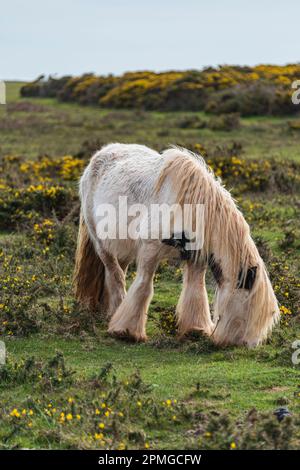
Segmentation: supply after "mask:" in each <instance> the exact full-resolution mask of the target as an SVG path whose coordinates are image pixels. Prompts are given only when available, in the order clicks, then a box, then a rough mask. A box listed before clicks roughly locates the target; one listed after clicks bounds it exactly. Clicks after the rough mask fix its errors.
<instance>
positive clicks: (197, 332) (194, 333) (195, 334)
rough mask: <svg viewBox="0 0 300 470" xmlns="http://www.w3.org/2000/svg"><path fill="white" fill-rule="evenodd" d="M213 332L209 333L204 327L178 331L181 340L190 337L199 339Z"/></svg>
mask: <svg viewBox="0 0 300 470" xmlns="http://www.w3.org/2000/svg"><path fill="white" fill-rule="evenodd" d="M210 334H211V333H207V332H206V331H205V330H204V329H203V328H197V327H195V328H191V329H190V330H187V331H184V332H180V331H179V333H178V338H179V340H181V341H185V340H189V339H199V338H203V336H205V337H208V336H210Z"/></svg>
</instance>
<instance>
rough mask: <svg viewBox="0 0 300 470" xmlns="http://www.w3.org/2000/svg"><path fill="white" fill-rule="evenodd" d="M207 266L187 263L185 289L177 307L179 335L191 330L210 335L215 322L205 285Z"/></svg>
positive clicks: (184, 279)
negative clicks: (211, 314) (212, 318)
mask: <svg viewBox="0 0 300 470" xmlns="http://www.w3.org/2000/svg"><path fill="white" fill-rule="evenodd" d="M205 272H206V268H205V267H203V266H197V265H194V264H192V263H187V265H186V267H185V272H184V276H183V289H182V292H181V295H180V298H179V302H178V305H177V308H176V315H177V324H178V333H179V336H184V335H185V334H186V333H188V332H191V331H200V330H201V331H203V332H204V333H205V334H207V335H210V334H211V333H212V331H213V327H214V324H213V322H212V320H211V316H210V311H209V303H208V297H207V292H206V287H205Z"/></svg>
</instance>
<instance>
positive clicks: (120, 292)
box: [99, 250, 126, 318]
mask: <svg viewBox="0 0 300 470" xmlns="http://www.w3.org/2000/svg"><path fill="white" fill-rule="evenodd" d="M99 256H100V258H101V261H102V262H103V264H104V266H105V281H104V282H105V285H104V294H103V300H102V302H101V307H102V309H103V310H105V314H106V316H107V317H109V318H110V317H111V316H112V315H113V314H114V313H115V311H116V310H117V308H118V307H119V305H120V304H121V302H122V301H123V299H124V297H125V295H126V287H125V282H126V280H125V277H126V274H125V272H124V270H123V269H122V268H121V266H120V264H119V262H118V260H117V258H116V257H115V256H113V255H111V254H110V253H108V252H107V251H104V250H101V251H100V252H99Z"/></svg>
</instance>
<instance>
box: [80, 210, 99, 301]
mask: <svg viewBox="0 0 300 470" xmlns="http://www.w3.org/2000/svg"><path fill="white" fill-rule="evenodd" d="M104 275H105V268H104V264H103V263H102V261H101V260H100V258H99V256H98V255H97V253H96V251H95V248H94V245H93V242H92V240H91V239H90V236H89V233H88V229H87V226H86V223H85V221H84V218H83V215H82V213H81V214H80V222H79V231H78V240H77V249H76V255H75V268H74V276H73V284H74V291H75V297H76V299H77V300H78V302H80V303H81V304H83V305H84V306H86V307H87V308H89V309H90V310H96V309H97V308H98V307H99V303H100V298H101V296H102V294H103V290H104Z"/></svg>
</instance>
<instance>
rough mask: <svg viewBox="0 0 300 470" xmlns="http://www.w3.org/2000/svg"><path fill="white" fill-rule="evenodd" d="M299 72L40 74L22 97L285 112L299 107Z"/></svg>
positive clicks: (227, 69)
mask: <svg viewBox="0 0 300 470" xmlns="http://www.w3.org/2000/svg"><path fill="white" fill-rule="evenodd" d="M299 76H300V65H298V64H291V65H287V66H273V65H260V66H256V67H238V66H221V67H217V68H213V67H209V68H206V69H203V70H201V71H197V70H189V71H186V72H178V71H171V72H163V73H154V72H149V71H144V72H130V73H125V74H123V75H121V76H112V75H108V76H95V75H93V74H84V75H82V76H79V77H62V78H59V79H55V78H53V77H49V78H48V79H45V78H44V76H41V77H39V78H38V79H37V80H35V81H33V82H31V83H29V84H26V85H24V86H23V87H22V88H21V95H22V96H24V97H26V96H41V97H43V96H49V97H56V98H58V99H59V100H62V101H76V102H78V103H81V104H93V105H100V106H102V107H106V108H127V109H129V108H140V109H146V110H161V111H178V110H191V111H198V110H206V111H209V112H212V113H223V114H225V113H236V112H238V113H240V114H241V115H242V116H248V115H262V114H270V115H281V114H291V113H296V112H297V111H298V108H297V106H295V105H293V103H292V101H291V95H292V89H291V83H292V82H293V81H294V80H296V79H298V78H299Z"/></svg>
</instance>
